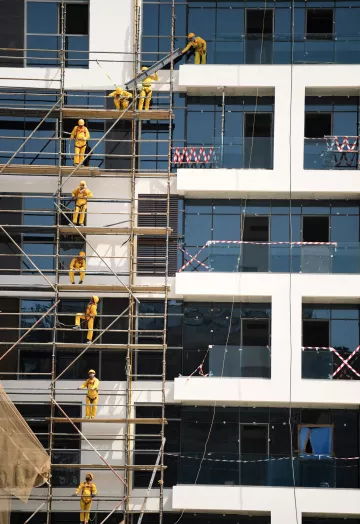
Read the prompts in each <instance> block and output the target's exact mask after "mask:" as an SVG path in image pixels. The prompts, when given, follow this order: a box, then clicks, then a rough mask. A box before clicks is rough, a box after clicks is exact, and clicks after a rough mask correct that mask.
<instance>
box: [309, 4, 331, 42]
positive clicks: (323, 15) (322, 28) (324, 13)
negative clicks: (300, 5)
mask: <svg viewBox="0 0 360 524" xmlns="http://www.w3.org/2000/svg"><path fill="white" fill-rule="evenodd" d="M333 17H334V12H333V10H332V9H307V10H306V38H309V39H311V40H331V39H332V37H333V27H334V25H333Z"/></svg>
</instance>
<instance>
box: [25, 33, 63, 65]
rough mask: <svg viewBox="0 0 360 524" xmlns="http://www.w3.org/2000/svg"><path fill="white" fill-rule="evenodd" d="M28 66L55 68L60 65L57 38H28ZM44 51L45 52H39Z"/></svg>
mask: <svg viewBox="0 0 360 524" xmlns="http://www.w3.org/2000/svg"><path fill="white" fill-rule="evenodd" d="M26 40H27V47H28V49H27V51H26V64H27V65H28V66H31V67H35V66H36V67H54V66H56V65H59V64H60V61H59V58H58V53H57V49H58V46H59V38H58V37H57V36H27V39H26ZM39 49H44V51H38V50H39Z"/></svg>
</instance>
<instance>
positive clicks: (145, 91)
mask: <svg viewBox="0 0 360 524" xmlns="http://www.w3.org/2000/svg"><path fill="white" fill-rule="evenodd" d="M152 80H155V81H156V80H159V75H158V74H157V73H155V74H154V75H149V76H148V77H146V78H145V80H143V83H142V89H141V91H140V94H139V104H138V110H139V111H142V108H143V107H144V100H145V111H148V110H149V108H150V102H151V97H152V85H151V82H152Z"/></svg>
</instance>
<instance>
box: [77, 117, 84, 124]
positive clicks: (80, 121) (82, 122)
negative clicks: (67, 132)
mask: <svg viewBox="0 0 360 524" xmlns="http://www.w3.org/2000/svg"><path fill="white" fill-rule="evenodd" d="M84 124H85V122H84V120H83V119H82V118H80V120H78V125H79V126H83V125H84Z"/></svg>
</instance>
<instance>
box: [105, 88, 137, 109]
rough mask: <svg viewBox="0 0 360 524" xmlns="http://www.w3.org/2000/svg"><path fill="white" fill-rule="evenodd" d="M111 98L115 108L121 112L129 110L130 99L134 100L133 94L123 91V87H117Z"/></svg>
mask: <svg viewBox="0 0 360 524" xmlns="http://www.w3.org/2000/svg"><path fill="white" fill-rule="evenodd" d="M109 96H111V97H112V98H113V99H114V104H115V107H116V109H118V110H119V111H120V109H127V108H128V107H129V102H130V98H132V94H131V93H129V91H125V89H121V87H117V88H116V90H115V91H113V92H112V93H110V95H109Z"/></svg>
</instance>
